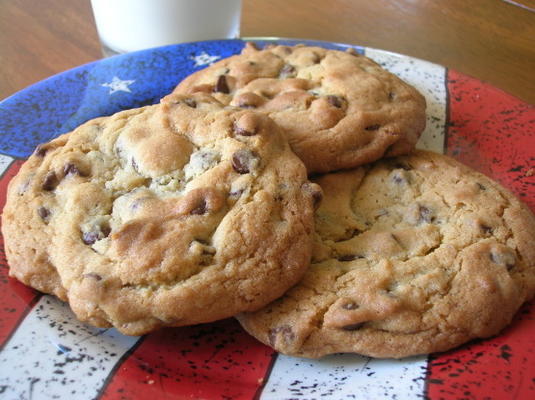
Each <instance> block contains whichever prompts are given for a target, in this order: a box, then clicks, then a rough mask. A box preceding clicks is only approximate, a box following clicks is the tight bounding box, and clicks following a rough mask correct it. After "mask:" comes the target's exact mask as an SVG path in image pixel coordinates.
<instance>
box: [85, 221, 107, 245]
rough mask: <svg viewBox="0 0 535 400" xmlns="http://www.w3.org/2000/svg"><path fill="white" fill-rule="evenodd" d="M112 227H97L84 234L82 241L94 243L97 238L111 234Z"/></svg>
mask: <svg viewBox="0 0 535 400" xmlns="http://www.w3.org/2000/svg"><path fill="white" fill-rule="evenodd" d="M110 232H111V229H110V227H109V226H106V225H102V226H100V227H98V228H97V229H95V230H93V231H89V232H84V233H83V234H82V241H83V242H84V243H85V244H93V243H95V242H96V241H97V240H101V239H104V238H106V237H108V236H109V234H110Z"/></svg>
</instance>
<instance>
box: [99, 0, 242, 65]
mask: <svg viewBox="0 0 535 400" xmlns="http://www.w3.org/2000/svg"><path fill="white" fill-rule="evenodd" d="M91 5H92V7H93V14H94V16H95V23H96V26H97V31H98V34H99V37H100V41H101V43H102V52H103V53H104V55H105V56H111V55H114V54H120V53H127V52H130V51H135V50H141V49H147V48H150V47H156V46H164V45H168V44H173V43H180V42H192V41H197V40H208V39H222V38H237V37H238V36H239V35H240V17H241V0H91Z"/></svg>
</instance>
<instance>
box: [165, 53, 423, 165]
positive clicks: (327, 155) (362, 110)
mask: <svg viewBox="0 0 535 400" xmlns="http://www.w3.org/2000/svg"><path fill="white" fill-rule="evenodd" d="M175 92H177V93H193V92H208V93H213V94H214V96H216V97H217V98H218V99H219V100H220V101H221V102H223V103H225V104H231V105H234V106H237V107H242V108H247V109H254V110H256V111H262V112H265V113H267V114H268V115H269V116H270V117H271V118H273V120H274V121H275V122H276V123H277V124H278V125H279V126H281V127H282V128H283V129H284V131H285V133H286V135H287V137H288V140H289V141H290V145H291V146H292V149H293V150H294V152H295V153H296V154H297V155H298V156H299V157H300V158H301V159H302V160H303V162H304V163H305V165H306V166H307V169H308V172H309V173H313V172H329V171H335V170H339V169H345V168H352V167H356V166H359V165H362V164H365V163H369V162H372V161H375V160H377V159H379V158H381V157H391V156H397V155H401V154H406V153H408V152H409V151H410V150H412V149H413V148H414V145H415V144H416V141H417V140H418V138H419V136H420V134H421V132H422V131H423V129H424V127H425V99H424V98H423V96H422V95H421V94H420V93H418V91H417V90H416V89H414V88H413V87H412V86H410V85H408V84H406V83H405V82H403V81H402V80H401V79H399V78H398V77H396V76H395V75H393V74H391V73H389V72H388V71H386V70H384V69H383V68H381V67H380V66H379V65H378V64H376V63H375V62H373V61H372V60H370V59H369V58H367V57H364V56H361V55H359V54H357V53H356V52H352V53H350V52H342V51H337V50H327V49H324V48H321V47H309V46H294V47H289V46H267V47H266V48H265V49H263V50H257V49H256V48H255V47H254V46H253V45H252V44H251V43H248V44H247V45H246V47H245V48H244V50H243V51H242V53H241V54H240V55H236V56H232V57H230V58H227V59H224V60H221V61H219V62H217V63H215V64H213V65H212V66H210V67H208V68H206V69H204V70H201V71H198V72H196V73H194V74H192V75H190V76H189V77H187V78H186V79H185V80H184V81H182V82H181V83H180V84H179V85H178V86H177V87H176V89H175Z"/></svg>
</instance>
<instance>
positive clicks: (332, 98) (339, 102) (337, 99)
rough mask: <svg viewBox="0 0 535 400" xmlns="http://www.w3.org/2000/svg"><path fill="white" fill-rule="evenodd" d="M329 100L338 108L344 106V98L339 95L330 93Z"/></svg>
mask: <svg viewBox="0 0 535 400" xmlns="http://www.w3.org/2000/svg"><path fill="white" fill-rule="evenodd" d="M327 101H328V102H329V104H330V105H332V106H334V107H336V108H342V105H343V100H342V98H341V97H339V96H334V95H329V96H327Z"/></svg>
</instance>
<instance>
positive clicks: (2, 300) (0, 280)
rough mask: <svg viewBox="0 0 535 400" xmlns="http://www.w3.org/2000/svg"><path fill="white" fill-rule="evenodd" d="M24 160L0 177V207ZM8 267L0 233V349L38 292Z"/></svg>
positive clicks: (13, 164)
mask: <svg viewBox="0 0 535 400" xmlns="http://www.w3.org/2000/svg"><path fill="white" fill-rule="evenodd" d="M23 162H24V161H21V160H17V161H15V162H13V163H12V164H11V165H10V166H9V167H8V169H7V170H6V171H5V173H4V174H3V175H2V177H1V178H0V208H1V209H2V210H3V209H4V205H5V204H6V192H7V185H8V183H9V181H10V180H11V179H12V178H13V177H14V176H15V175H16V174H17V172H18V171H19V169H20V167H21V165H22V164H23ZM8 271H9V267H8V265H7V260H6V254H5V252H4V239H3V237H1V235H0V304H1V306H0V307H1V311H0V349H1V348H2V347H4V345H5V344H6V342H7V341H8V340H9V338H10V337H11V335H12V334H13V332H14V331H15V330H16V329H17V326H18V325H19V323H20V321H21V320H22V319H23V318H24V316H25V315H26V314H27V313H28V311H29V310H30V308H31V305H32V304H33V303H34V302H35V301H36V300H37V298H38V297H39V294H38V293H37V292H36V291H34V290H33V289H31V288H29V287H27V286H25V285H23V284H22V283H19V282H18V281H16V280H15V279H12V278H9V277H8Z"/></svg>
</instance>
